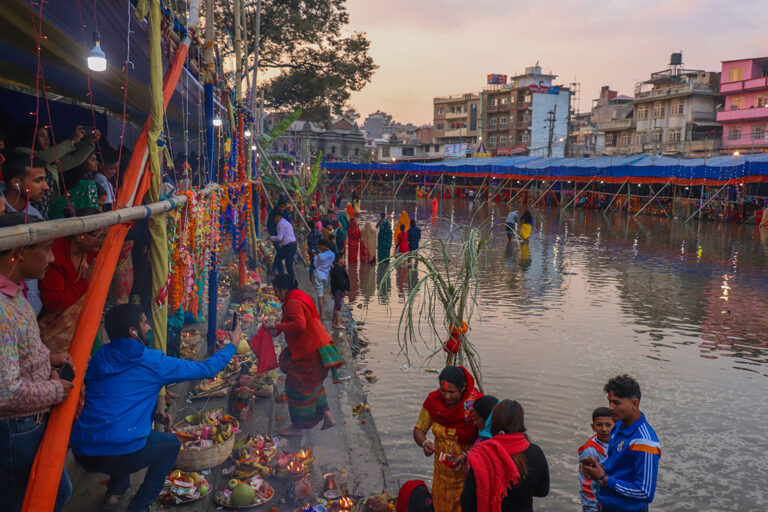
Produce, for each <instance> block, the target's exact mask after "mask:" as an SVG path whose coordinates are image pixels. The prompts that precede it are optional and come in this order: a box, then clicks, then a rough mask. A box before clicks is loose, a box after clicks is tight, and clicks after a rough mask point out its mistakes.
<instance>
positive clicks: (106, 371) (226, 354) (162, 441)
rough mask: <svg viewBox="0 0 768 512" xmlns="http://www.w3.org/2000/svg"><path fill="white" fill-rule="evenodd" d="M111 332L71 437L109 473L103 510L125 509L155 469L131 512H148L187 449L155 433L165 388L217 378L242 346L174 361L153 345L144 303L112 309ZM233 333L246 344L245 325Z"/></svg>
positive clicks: (91, 369) (75, 448)
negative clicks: (135, 476)
mask: <svg viewBox="0 0 768 512" xmlns="http://www.w3.org/2000/svg"><path fill="white" fill-rule="evenodd" d="M104 327H105V328H106V330H107V334H108V335H109V338H110V343H109V344H107V345H104V346H103V347H101V348H100V349H99V351H98V352H97V353H96V355H95V356H93V358H91V362H90V363H89V364H88V371H87V373H86V374H85V390H86V391H85V406H84V408H83V412H82V414H80V417H79V418H78V420H77V421H76V422H75V425H74V427H73V428H72V436H71V438H70V443H71V446H72V453H74V455H75V458H76V459H77V461H78V463H80V465H81V466H83V467H84V468H85V469H87V470H88V471H92V472H96V473H106V474H108V475H109V482H108V483H107V494H106V496H105V498H104V502H103V504H102V510H117V509H118V508H119V507H120V501H121V500H122V497H123V495H124V494H125V492H126V491H127V490H128V488H129V487H130V476H131V473H136V472H137V471H140V470H141V469H143V468H147V474H146V476H145V477H144V483H142V484H141V487H139V489H138V491H137V492H136V495H135V496H134V497H133V499H132V500H131V503H130V504H129V505H128V509H127V510H128V511H129V512H137V511H148V510H149V506H150V505H151V504H152V503H153V502H154V501H155V499H157V496H158V494H159V493H160V491H161V490H162V488H163V483H164V482H165V477H166V475H167V474H168V473H169V472H170V471H171V470H172V469H173V466H174V464H175V463H176V456H177V455H178V453H179V449H180V448H181V444H180V443H179V440H178V439H177V438H176V436H175V435H174V434H171V433H167V432H157V431H154V430H152V419H153V416H154V413H155V408H156V404H157V400H158V394H159V393H160V389H161V388H162V387H163V386H166V385H168V384H173V383H174V382H181V381H185V380H195V379H206V378H212V377H214V376H216V374H217V373H219V372H220V371H222V370H223V369H224V368H225V367H226V366H227V364H228V363H229V360H230V359H232V356H234V355H235V350H236V346H235V345H234V344H232V343H230V344H228V345H227V346H226V347H224V348H223V349H221V350H220V351H218V352H217V353H216V354H214V355H213V356H211V357H210V358H208V359H207V360H205V361H189V360H186V359H178V358H175V357H168V356H166V355H165V354H164V353H163V352H162V351H160V350H153V349H149V348H147V345H148V340H147V335H148V334H149V330H150V327H149V324H148V323H147V317H146V315H145V314H144V309H143V308H142V307H141V306H139V305H136V304H122V305H119V306H115V307H114V308H112V309H110V310H109V312H108V313H107V314H106V315H105V317H104ZM230 334H231V337H230V339H231V340H232V341H234V342H235V343H237V342H238V341H239V340H240V329H239V327H238V328H235V331H233V332H232V333H230Z"/></svg>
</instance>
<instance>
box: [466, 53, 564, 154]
mask: <svg viewBox="0 0 768 512" xmlns="http://www.w3.org/2000/svg"><path fill="white" fill-rule="evenodd" d="M491 76H494V77H498V76H499V75H491ZM502 76H503V75H502ZM555 78H557V75H552V74H545V73H542V71H541V67H540V66H530V67H527V68H526V69H525V73H524V74H522V75H517V76H513V77H511V78H510V81H509V83H508V84H507V83H502V84H499V83H494V84H492V85H490V86H489V87H488V88H486V89H485V90H484V91H483V92H482V101H481V105H482V120H483V122H482V130H481V133H482V141H483V145H484V147H485V150H486V152H488V153H490V154H491V155H492V156H508V155H518V154H519V155H538V156H547V155H548V154H551V155H552V156H553V157H563V156H565V146H566V137H567V136H568V117H569V111H570V90H569V89H568V88H566V87H561V86H557V85H553V83H552V82H553V81H554V79H555ZM489 81H490V80H489ZM494 81H496V80H494ZM550 118H551V119H552V121H551V124H552V144H551V147H550Z"/></svg>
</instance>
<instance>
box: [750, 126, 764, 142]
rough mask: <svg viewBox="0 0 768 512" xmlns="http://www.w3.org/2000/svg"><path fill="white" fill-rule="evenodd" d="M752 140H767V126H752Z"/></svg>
mask: <svg viewBox="0 0 768 512" xmlns="http://www.w3.org/2000/svg"><path fill="white" fill-rule="evenodd" d="M752 140H765V126H753V127H752Z"/></svg>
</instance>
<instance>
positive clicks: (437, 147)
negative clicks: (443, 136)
mask: <svg viewBox="0 0 768 512" xmlns="http://www.w3.org/2000/svg"><path fill="white" fill-rule="evenodd" d="M439 152H440V146H438V145H437V144H435V153H439Z"/></svg>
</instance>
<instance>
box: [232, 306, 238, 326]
mask: <svg viewBox="0 0 768 512" xmlns="http://www.w3.org/2000/svg"><path fill="white" fill-rule="evenodd" d="M235 329H237V311H235V312H234V313H232V330H233V331H234V330H235Z"/></svg>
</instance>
